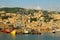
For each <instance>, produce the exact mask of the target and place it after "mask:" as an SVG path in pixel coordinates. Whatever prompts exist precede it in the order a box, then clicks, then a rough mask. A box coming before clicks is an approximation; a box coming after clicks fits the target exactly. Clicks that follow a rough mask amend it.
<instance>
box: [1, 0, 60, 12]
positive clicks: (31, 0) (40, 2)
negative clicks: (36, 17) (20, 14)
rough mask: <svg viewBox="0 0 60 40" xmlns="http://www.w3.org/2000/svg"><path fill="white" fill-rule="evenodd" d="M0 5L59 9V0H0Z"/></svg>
mask: <svg viewBox="0 0 60 40" xmlns="http://www.w3.org/2000/svg"><path fill="white" fill-rule="evenodd" d="M1 7H22V8H30V9H43V10H54V11H60V0H0V8H1Z"/></svg>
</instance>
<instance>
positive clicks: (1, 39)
mask: <svg viewBox="0 0 60 40" xmlns="http://www.w3.org/2000/svg"><path fill="white" fill-rule="evenodd" d="M0 40H13V38H12V36H11V35H10V34H3V33H0ZM15 40H60V32H57V33H55V34H54V35H53V33H44V34H42V35H37V34H23V35H16V38H15Z"/></svg>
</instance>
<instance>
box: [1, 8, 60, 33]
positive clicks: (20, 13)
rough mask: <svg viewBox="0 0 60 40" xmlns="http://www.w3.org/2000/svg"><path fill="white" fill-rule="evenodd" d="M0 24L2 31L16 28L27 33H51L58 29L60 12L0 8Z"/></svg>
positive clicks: (59, 26)
mask: <svg viewBox="0 0 60 40" xmlns="http://www.w3.org/2000/svg"><path fill="white" fill-rule="evenodd" d="M0 24H1V26H0V28H3V29H10V28H16V29H18V30H23V31H26V30H27V31H28V32H31V31H36V32H40V31H51V30H53V29H60V12H57V11H45V10H35V9H25V8H0ZM3 25H5V27H3ZM6 25H7V27H6ZM19 32H21V31H19Z"/></svg>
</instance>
